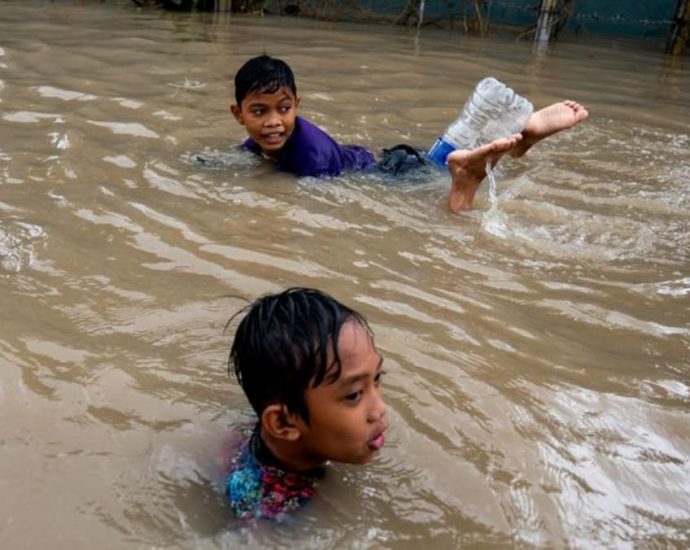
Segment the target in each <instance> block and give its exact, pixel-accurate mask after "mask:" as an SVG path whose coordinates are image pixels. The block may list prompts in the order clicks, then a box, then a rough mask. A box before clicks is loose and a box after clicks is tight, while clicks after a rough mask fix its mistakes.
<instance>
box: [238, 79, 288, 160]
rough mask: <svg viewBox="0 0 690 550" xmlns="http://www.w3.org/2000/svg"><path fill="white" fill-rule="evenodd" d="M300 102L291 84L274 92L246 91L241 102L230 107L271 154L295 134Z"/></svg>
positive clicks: (248, 131) (251, 135) (241, 122)
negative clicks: (290, 86)
mask: <svg viewBox="0 0 690 550" xmlns="http://www.w3.org/2000/svg"><path fill="white" fill-rule="evenodd" d="M298 106H299V98H297V97H295V95H294V94H293V93H292V90H290V88H286V87H282V88H279V89H278V90H277V91H275V92H273V93H272V94H268V93H261V92H253V93H250V94H247V96H246V97H245V98H244V99H243V100H242V103H241V104H240V105H236V104H233V105H232V106H231V107H230V110H231V111H232V114H233V116H234V117H235V120H237V122H239V123H240V124H241V125H242V126H244V127H245V128H246V129H247V133H248V134H249V137H250V138H252V139H253V140H254V141H255V142H256V143H257V145H258V146H259V147H261V150H262V151H263V152H264V153H266V154H268V155H271V154H275V153H276V152H278V151H280V149H281V148H282V147H283V145H285V142H286V141H287V140H288V138H289V137H290V136H291V135H292V132H293V130H294V129H295V118H296V116H297V107H298Z"/></svg>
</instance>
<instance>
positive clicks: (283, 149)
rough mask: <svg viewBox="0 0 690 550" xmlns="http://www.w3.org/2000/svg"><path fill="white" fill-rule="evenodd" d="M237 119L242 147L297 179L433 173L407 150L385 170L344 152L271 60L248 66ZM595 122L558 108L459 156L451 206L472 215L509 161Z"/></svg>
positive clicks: (288, 73) (564, 104) (286, 71)
mask: <svg viewBox="0 0 690 550" xmlns="http://www.w3.org/2000/svg"><path fill="white" fill-rule="evenodd" d="M235 101H236V103H234V104H233V105H232V106H231V108H230V109H231V111H232V114H233V116H234V117H235V120H237V122H238V123H239V124H241V125H243V126H244V127H245V129H246V130H247V133H248V134H249V139H247V140H246V141H245V142H244V143H243V144H242V147H244V148H245V149H248V150H250V151H253V152H255V153H257V154H261V155H264V156H265V157H267V158H270V159H273V160H274V161H275V163H276V166H277V168H278V169H279V170H283V171H286V172H291V173H293V174H296V175H298V176H337V175H340V174H341V173H343V172H347V171H365V170H372V169H374V168H380V169H382V170H383V171H385V172H389V173H393V174H400V173H404V172H407V171H408V170H413V169H416V168H418V167H419V166H424V165H427V164H428V162H427V161H426V160H425V158H424V155H423V154H421V153H420V152H419V151H417V150H415V149H414V148H412V147H410V146H408V145H397V146H395V147H393V148H392V149H390V150H386V149H384V156H383V158H382V159H381V162H379V163H377V160H376V159H375V158H374V155H373V154H372V153H371V152H370V151H368V150H367V149H365V148H363V147H359V146H356V145H345V146H343V145H340V144H338V143H337V142H336V141H335V140H334V139H333V138H332V137H331V136H329V135H328V134H327V133H326V132H324V131H323V130H321V129H320V128H318V127H317V126H315V125H314V124H312V123H310V122H309V121H307V120H306V119H304V118H301V117H298V116H297V108H298V107H299V97H298V96H297V86H296V84H295V78H294V75H293V73H292V70H291V69H290V67H289V66H288V65H287V63H285V62H284V61H282V60H280V59H275V58H272V57H269V56H267V55H261V56H258V57H254V58H252V59H250V60H249V61H247V62H246V63H245V64H244V65H243V66H242V67H241V68H240V69H239V71H237V74H236V75H235ZM587 116H588V113H587V110H586V109H585V108H584V107H583V106H582V105H580V104H579V103H576V102H574V101H561V102H558V103H554V104H553V105H550V106H548V107H545V108H544V109H541V110H539V111H537V112H535V113H534V114H532V117H531V118H530V119H529V121H528V122H527V125H526V126H525V128H524V130H523V131H522V132H521V133H519V134H513V135H512V136H510V137H507V138H502V139H497V140H495V141H493V142H491V143H489V144H487V145H484V146H482V147H478V148H476V149H472V150H469V151H453V152H452V153H451V154H450V155H448V158H447V160H446V164H447V166H448V170H449V171H450V175H451V185H450V192H449V196H448V206H449V208H450V209H451V210H452V211H453V212H458V211H460V210H468V209H470V208H471V207H472V202H473V200H474V195H475V193H476V191H477V189H478V188H479V185H480V184H481V182H482V181H483V179H484V177H485V176H486V167H487V164H490V165H491V166H495V165H496V164H497V163H498V161H499V160H500V159H501V157H502V156H503V155H504V154H506V153H509V154H510V155H511V156H514V157H521V156H522V155H524V154H525V153H526V152H527V151H528V150H529V149H530V147H532V145H534V144H535V143H537V142H539V141H541V140H542V139H544V138H546V137H548V136H550V135H552V134H554V133H556V132H559V131H561V130H565V129H567V128H570V127H572V126H574V125H576V124H578V123H580V122H582V121H583V120H585V119H586V118H587Z"/></svg>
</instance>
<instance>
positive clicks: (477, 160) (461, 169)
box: [446, 134, 522, 213]
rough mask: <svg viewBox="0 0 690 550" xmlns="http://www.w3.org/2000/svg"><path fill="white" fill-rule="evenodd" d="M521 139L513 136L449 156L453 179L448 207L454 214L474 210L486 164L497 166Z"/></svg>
mask: <svg viewBox="0 0 690 550" xmlns="http://www.w3.org/2000/svg"><path fill="white" fill-rule="evenodd" d="M521 139H522V135H521V134H513V135H512V136H510V137H508V138H502V139H497V140H496V141H492V142H491V143H488V144H486V145H483V146H482V147H477V148H476V149H472V150H471V151H453V152H452V153H451V154H450V155H448V159H447V161H446V163H447V164H448V170H449V171H450V175H451V177H452V182H451V185H450V194H449V196H448V206H449V207H450V209H451V210H452V211H453V212H456V213H457V212H458V211H460V210H469V209H470V208H472V201H473V200H474V195H475V193H476V192H477V189H478V188H479V184H480V183H481V182H482V180H483V179H484V177H485V176H486V163H487V162H490V163H491V166H492V167H493V166H496V163H497V162H498V161H499V160H500V158H501V157H502V156H503V155H504V154H505V153H506V152H507V151H509V150H511V149H512V148H514V147H516V146H517V144H518V142H519V141H520V140H521Z"/></svg>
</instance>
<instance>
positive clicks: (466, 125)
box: [427, 77, 534, 165]
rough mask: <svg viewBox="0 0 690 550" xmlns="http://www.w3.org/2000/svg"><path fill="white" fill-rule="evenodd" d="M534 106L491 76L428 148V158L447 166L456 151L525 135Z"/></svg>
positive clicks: (478, 87)
mask: <svg viewBox="0 0 690 550" xmlns="http://www.w3.org/2000/svg"><path fill="white" fill-rule="evenodd" d="M533 111H534V107H533V106H532V104H531V103H530V102H529V101H527V100H526V99H525V98H524V97H522V96H519V95H518V94H516V93H515V92H514V91H513V90H512V89H511V88H509V87H508V86H506V85H505V84H503V83H502V82H499V81H498V80H496V79H495V78H492V77H489V78H485V79H483V80H481V81H480V82H479V84H477V87H476V88H475V89H474V92H473V93H472V95H471V96H470V98H469V99H468V100H467V102H466V103H465V106H464V107H463V109H462V112H461V113H460V116H459V117H458V118H457V119H456V120H455V121H453V123H452V124H451V125H450V126H448V128H447V129H446V131H445V133H444V134H443V136H441V137H440V138H438V139H437V140H436V143H434V145H433V146H432V147H431V149H429V152H428V153H427V157H428V158H429V159H431V160H433V161H434V162H437V163H438V164H441V165H445V164H446V158H447V157H448V155H449V154H450V153H451V152H453V151H455V150H456V149H474V148H476V147H479V146H481V145H484V144H486V143H490V142H492V141H494V140H496V139H499V138H504V137H508V136H511V135H513V134H517V133H519V132H522V130H523V129H524V128H525V125H526V124H527V121H528V120H529V118H530V117H531V116H532V112H533Z"/></svg>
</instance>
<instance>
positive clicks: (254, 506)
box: [226, 288, 388, 519]
mask: <svg viewBox="0 0 690 550" xmlns="http://www.w3.org/2000/svg"><path fill="white" fill-rule="evenodd" d="M244 311H246V315H245V316H244V318H243V319H242V321H241V322H240V324H239V326H238V328H237V331H236V333H235V340H234V342H233V344H232V349H231V351H230V360H229V367H230V369H232V370H233V371H234V373H235V375H236V376H237V379H238V381H239V383H240V385H241V386H242V389H243V390H244V393H245V394H246V396H247V399H248V400H249V403H250V404H251V405H252V408H253V409H254V411H255V412H256V414H257V416H258V422H257V423H256V426H255V427H254V429H253V431H252V432H251V434H250V435H249V436H248V438H247V439H246V440H245V441H244V442H243V443H242V444H241V445H240V447H239V450H238V452H237V454H236V455H235V459H234V460H233V464H232V466H231V470H230V474H229V476H228V479H227V490H226V493H227V497H228V499H229V501H230V505H231V507H232V510H233V514H234V515H235V517H237V518H252V517H267V518H272V519H280V518H281V517H282V516H283V515H284V514H285V513H286V512H290V511H293V510H295V509H297V508H300V507H301V506H303V505H304V504H306V503H307V502H308V500H309V499H310V498H311V497H312V496H313V494H314V492H315V486H316V483H317V482H318V480H319V479H320V478H321V477H322V475H323V466H324V465H325V464H326V462H327V461H329V460H332V461H336V462H345V463H349V464H365V463H367V462H369V461H371V460H372V459H373V458H374V457H375V456H376V454H377V453H378V451H379V450H380V449H381V447H382V446H383V444H384V440H385V431H386V429H387V427H388V421H387V420H386V405H385V403H384V402H383V398H382V395H381V376H382V375H383V371H382V370H381V366H382V363H383V359H382V358H381V355H380V354H379V352H378V351H377V349H376V346H375V345H374V338H373V334H372V332H371V329H370V328H369V325H368V324H367V322H366V320H365V319H364V317H362V316H361V315H360V314H359V313H357V312H356V311H354V310H352V309H350V308H349V307H347V306H345V305H343V304H341V303H339V302H338V301H337V300H335V299H334V298H332V297H331V296H329V295H327V294H325V293H323V292H320V291H318V290H313V289H307V288H291V289H288V290H286V291H284V292H281V293H279V294H273V295H267V296H264V297H262V298H260V299H258V300H257V301H256V302H254V303H253V304H251V305H250V306H249V307H248V308H246V309H245V310H244Z"/></svg>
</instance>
